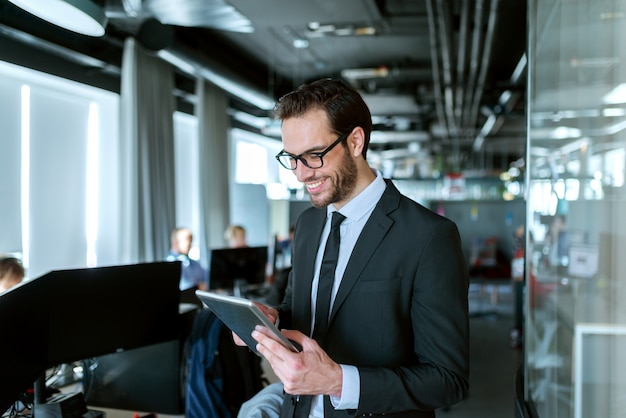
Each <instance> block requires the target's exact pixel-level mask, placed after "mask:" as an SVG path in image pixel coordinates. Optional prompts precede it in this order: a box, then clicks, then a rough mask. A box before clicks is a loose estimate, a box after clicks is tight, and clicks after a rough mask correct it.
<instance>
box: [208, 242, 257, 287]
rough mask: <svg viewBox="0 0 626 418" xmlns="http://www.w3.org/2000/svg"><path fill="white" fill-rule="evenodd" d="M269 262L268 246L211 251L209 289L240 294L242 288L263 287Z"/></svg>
mask: <svg viewBox="0 0 626 418" xmlns="http://www.w3.org/2000/svg"><path fill="white" fill-rule="evenodd" d="M267 262H268V247H267V246H262V247H244V248H219V249H214V250H211V264H210V270H209V289H210V290H226V291H233V292H235V293H238V291H239V290H240V288H241V286H246V287H247V286H253V287H254V286H256V287H260V286H263V285H264V284H265V276H266V271H267Z"/></svg>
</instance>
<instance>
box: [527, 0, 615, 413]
mask: <svg viewBox="0 0 626 418" xmlns="http://www.w3.org/2000/svg"><path fill="white" fill-rule="evenodd" d="M625 32H626V0H621V1H616V0H608V1H604V0H581V1H570V0H562V1H558V0H530V1H529V38H528V41H529V42H528V46H529V48H528V57H529V66H528V69H529V73H528V74H529V79H528V81H529V83H528V84H529V91H528V100H529V102H528V107H529V113H528V133H529V142H528V145H529V146H528V156H527V157H528V158H527V161H528V170H527V173H528V174H527V176H528V178H527V185H528V189H527V193H528V195H527V210H528V213H527V248H528V251H527V254H528V255H529V256H528V257H527V260H526V262H527V266H526V267H527V270H526V271H527V284H528V286H527V298H526V304H527V310H526V327H525V329H526V335H525V349H526V373H525V378H526V382H525V383H526V384H525V391H526V392H525V397H526V401H528V402H529V403H531V404H533V405H534V407H535V409H536V412H537V414H538V415H539V417H550V418H557V417H558V418H560V417H568V418H569V417H571V418H582V417H605V418H607V417H618V416H619V417H621V416H624V411H626V302H624V300H626V205H625V204H624V203H625V200H626V187H625V186H624V167H625V154H626V33H625Z"/></svg>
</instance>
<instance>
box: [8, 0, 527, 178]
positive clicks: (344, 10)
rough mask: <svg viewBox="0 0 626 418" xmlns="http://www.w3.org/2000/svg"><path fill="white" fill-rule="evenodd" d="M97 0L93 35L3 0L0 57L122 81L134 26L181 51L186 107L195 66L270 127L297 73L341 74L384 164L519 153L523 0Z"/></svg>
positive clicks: (475, 166) (433, 165) (483, 167)
mask: <svg viewBox="0 0 626 418" xmlns="http://www.w3.org/2000/svg"><path fill="white" fill-rule="evenodd" d="M94 2H96V3H98V4H100V5H101V6H102V7H103V8H104V9H105V12H106V15H107V17H108V23H107V26H106V34H105V35H104V36H103V37H101V38H92V37H88V36H83V35H78V34H75V33H72V32H69V31H66V30H64V29H60V28H58V27H56V26H54V25H51V24H48V23H47V22H44V21H41V20H39V19H38V18H36V17H34V16H32V15H30V14H28V13H26V12H24V11H22V10H21V9H19V8H17V7H16V6H14V5H13V4H11V3H9V2H8V1H7V0H0V59H3V60H6V61H10V62H15V63H18V64H21V65H25V66H28V67H32V68H36V69H39V70H43V71H46V72H50V73H53V74H58V75H62V76H64V77H67V78H70V79H74V80H77V81H81V82H85V83H89V84H93V85H96V86H99V87H102V88H106V89H109V90H112V91H119V74H120V65H121V56H122V48H123V41H124V39H125V38H126V37H128V36H134V37H136V38H137V39H138V40H139V41H140V42H141V43H142V44H143V45H144V46H145V47H147V48H149V49H151V50H153V51H158V53H159V55H160V56H162V57H163V58H164V59H167V60H168V61H170V62H172V63H180V62H181V60H182V62H183V64H178V66H179V71H178V72H177V76H176V86H177V92H176V94H177V97H178V103H179V107H180V108H181V109H182V110H187V111H192V109H193V100H194V98H193V92H194V76H197V75H200V76H205V77H206V78H208V79H211V78H212V77H214V78H215V77H217V78H219V79H220V80H226V81H227V82H228V83H229V84H232V85H233V86H236V87H239V88H242V89H243V91H244V92H246V93H247V94H248V95H249V96H252V97H251V98H241V97H240V95H239V94H238V93H237V92H235V90H231V89H230V88H225V89H227V90H230V92H231V94H232V100H231V106H232V110H231V115H232V116H233V124H235V125H236V126H240V127H244V128H246V129H250V130H253V131H258V132H260V133H264V134H266V135H270V136H273V135H276V133H277V130H276V129H272V128H273V125H272V123H271V103H272V102H273V101H274V100H276V99H277V98H278V97H280V96H281V95H282V94H284V93H286V92H288V91H290V90H291V89H293V88H295V87H296V86H298V85H299V84H301V83H303V82H308V81H312V80H314V79H317V78H321V77H337V78H342V79H343V80H345V81H346V82H348V83H350V84H352V85H354V86H355V87H356V88H358V89H359V90H360V91H361V93H362V94H363V96H364V97H365V99H366V102H367V103H368V105H369V106H370V108H371V110H372V115H373V118H374V123H375V132H374V133H373V135H372V144H371V151H372V152H371V153H370V154H368V159H371V160H372V163H374V164H377V165H379V166H380V167H384V168H385V170H387V171H388V173H389V174H391V175H392V176H394V177H398V178H423V177H432V176H433V175H435V174H434V173H440V172H446V171H472V170H474V171H476V170H479V171H482V172H485V171H489V170H499V169H504V170H505V169H507V168H508V165H509V163H510V162H511V161H515V160H518V159H520V158H523V156H524V154H525V142H526V134H525V132H526V117H525V110H526V109H525V90H526V85H525V84H526V76H525V49H526V48H525V45H526V36H527V35H526V33H527V31H526V1H523V0H519V1H501V0H424V1H415V0H413V1H410V0H308V1H306V2H305V1H300V2H294V1H293V0H265V1H250V0H229V1H228V0H94ZM185 62H186V63H193V65H194V68H195V70H193V71H194V73H195V74H194V75H191V74H189V72H190V70H187V69H186V66H185V65H184V63H185ZM198 68H202V71H198V70H197V69H198ZM258 98H260V99H261V101H258V100H256V99H258ZM242 115H246V117H245V118H244V117H242ZM249 115H252V117H250V116H249ZM276 138H277V139H278V137H276Z"/></svg>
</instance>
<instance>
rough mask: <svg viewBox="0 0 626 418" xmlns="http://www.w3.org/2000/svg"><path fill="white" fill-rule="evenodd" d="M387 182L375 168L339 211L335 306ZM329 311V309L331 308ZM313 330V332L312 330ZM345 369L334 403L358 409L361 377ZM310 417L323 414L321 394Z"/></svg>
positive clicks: (313, 296)
mask: <svg viewBox="0 0 626 418" xmlns="http://www.w3.org/2000/svg"><path fill="white" fill-rule="evenodd" d="M385 187H386V185H385V181H384V180H383V177H382V174H381V173H380V171H378V170H376V179H374V181H373V182H372V183H371V184H370V185H369V186H367V188H366V189H365V190H363V191H362V192H361V193H359V194H358V195H357V196H355V197H354V198H353V199H352V200H350V201H349V202H348V203H347V204H346V205H345V206H344V207H342V208H341V210H340V211H339V212H341V214H342V215H344V216H345V217H346V219H345V220H344V221H343V222H342V223H341V226H340V228H339V234H340V244H339V258H338V260H337V268H336V270H335V281H334V283H333V290H332V295H331V300H330V306H331V308H332V306H333V303H334V302H335V296H336V295H337V290H338V289H339V285H340V284H341V279H342V277H343V273H344V272H345V270H346V265H347V264H348V260H349V259H350V255H351V254H352V250H353V248H354V246H355V245H356V241H357V239H358V238H359V235H361V231H362V230H363V227H364V226H365V223H366V222H367V220H368V219H369V217H370V215H371V214H372V212H373V211H374V207H376V204H377V203H378V201H379V200H380V198H381V196H382V195H383V193H384V191H385ZM335 210H336V209H335V207H334V206H333V205H332V204H331V205H329V206H328V208H327V215H326V225H325V226H324V230H323V231H322V239H321V241H320V246H319V248H318V250H317V257H316V259H315V276H314V277H313V287H312V291H311V310H312V312H311V318H312V323H311V330H313V327H314V325H315V324H314V322H315V303H316V300H317V287H318V284H319V272H320V266H321V264H322V258H323V256H324V248H325V247H326V240H327V239H328V234H329V233H330V221H331V219H332V213H333V212H334V211H335ZM329 312H330V311H329ZM311 332H312V331H311ZM341 368H342V371H343V386H342V387H343V390H342V393H341V397H340V398H336V397H331V402H332V404H333V406H334V407H335V408H336V409H356V408H357V407H358V405H359V393H360V379H359V372H358V369H357V368H356V367H355V366H351V365H345V364H342V365H341ZM309 417H310V418H323V417H324V402H323V397H322V396H321V395H319V396H316V397H314V398H313V401H312V404H311V412H310V413H309Z"/></svg>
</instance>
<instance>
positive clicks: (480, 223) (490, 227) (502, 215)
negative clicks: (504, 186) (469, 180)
mask: <svg viewBox="0 0 626 418" xmlns="http://www.w3.org/2000/svg"><path fill="white" fill-rule="evenodd" d="M430 207H431V209H432V210H433V211H435V212H439V213H441V214H443V215H444V216H445V217H447V218H449V219H451V220H452V221H454V222H456V224H457V226H458V227H459V233H460V234H461V241H462V244H463V251H464V253H465V256H466V259H468V260H469V256H470V254H471V252H470V249H471V243H472V239H474V238H486V237H496V238H497V240H498V249H499V250H500V251H502V254H503V255H505V256H506V257H507V258H509V259H510V258H511V255H512V253H513V235H514V232H515V229H517V227H518V226H520V225H525V222H526V204H525V201H524V200H522V199H518V200H513V201H504V200H493V201H491V200H489V201H467V200H462V201H435V202H432V203H431V205H430Z"/></svg>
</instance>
